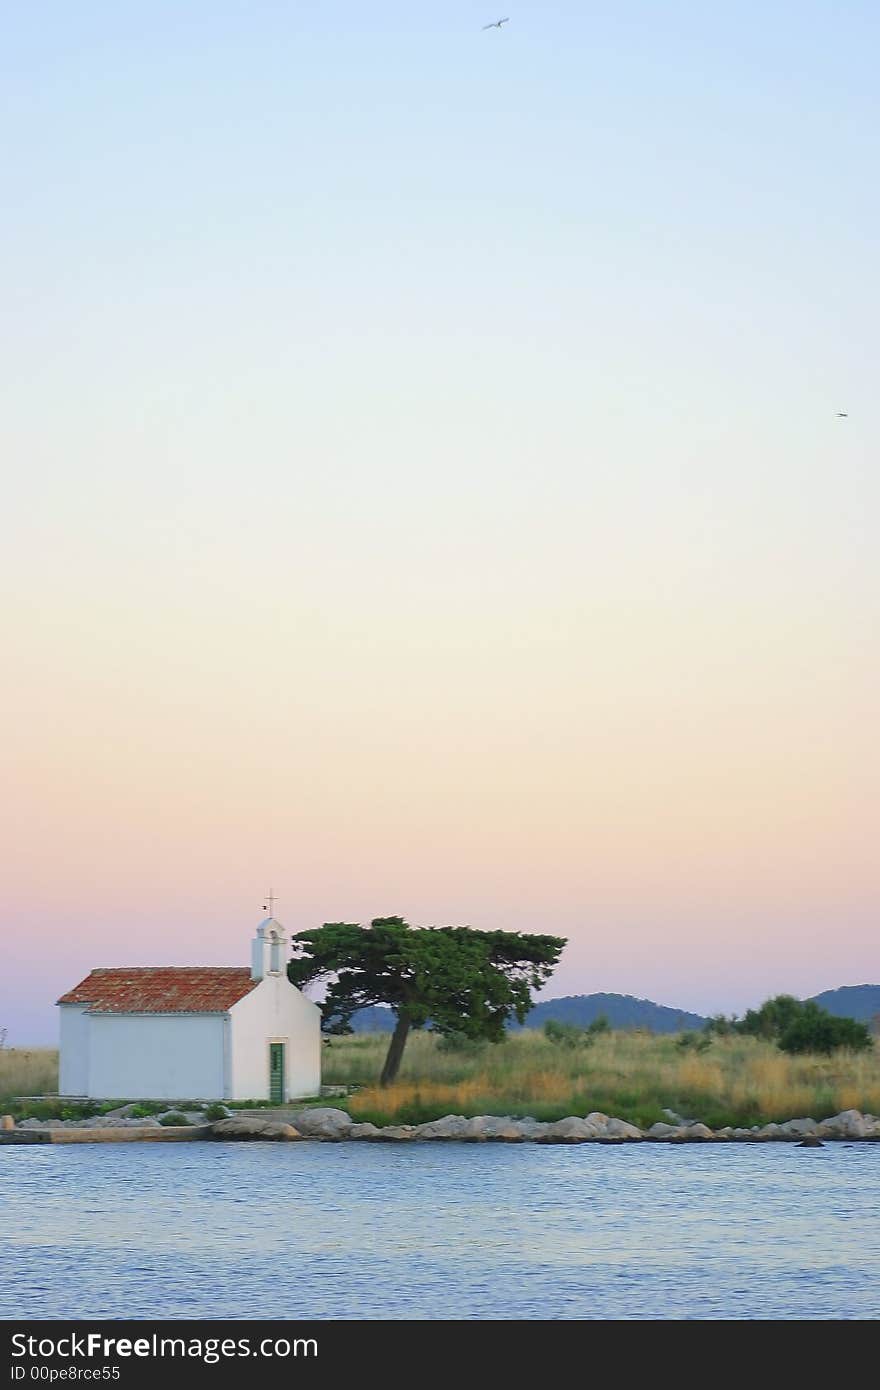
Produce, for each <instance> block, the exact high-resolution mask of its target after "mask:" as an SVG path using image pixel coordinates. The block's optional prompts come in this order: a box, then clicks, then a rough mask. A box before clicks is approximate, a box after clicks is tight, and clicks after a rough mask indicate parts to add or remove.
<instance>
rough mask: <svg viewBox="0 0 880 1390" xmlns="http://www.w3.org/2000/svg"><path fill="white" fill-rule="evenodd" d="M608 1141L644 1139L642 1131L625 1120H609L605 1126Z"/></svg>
mask: <svg viewBox="0 0 880 1390" xmlns="http://www.w3.org/2000/svg"><path fill="white" fill-rule="evenodd" d="M605 1133H606V1134H607V1135H608V1138H609V1139H644V1137H645V1136H644V1135H643V1134H642V1131H641V1130H640V1129H638V1128H637V1127H636V1125H631V1124H629V1123H628V1122H627V1121H626V1120H609V1121H608V1123H607V1125H606V1126H605Z"/></svg>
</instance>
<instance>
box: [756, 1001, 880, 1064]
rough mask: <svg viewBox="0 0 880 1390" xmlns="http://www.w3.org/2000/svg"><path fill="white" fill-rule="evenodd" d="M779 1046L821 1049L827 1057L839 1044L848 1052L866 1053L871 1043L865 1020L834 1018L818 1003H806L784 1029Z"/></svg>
mask: <svg viewBox="0 0 880 1390" xmlns="http://www.w3.org/2000/svg"><path fill="white" fill-rule="evenodd" d="M779 1046H780V1048H781V1050H782V1051H783V1052H790V1053H799V1052H821V1053H825V1055H826V1056H827V1055H829V1054H830V1053H832V1052H836V1051H837V1049H838V1048H841V1047H846V1048H849V1050H850V1051H851V1052H867V1051H868V1050H869V1049H870V1048H871V1047H873V1042H872V1039H871V1034H870V1031H869V1029H868V1025H867V1024H866V1023H859V1022H857V1020H856V1019H854V1018H837V1017H835V1015H834V1014H829V1013H826V1011H825V1010H824V1009H822V1008H820V1007H819V1005H818V1004H813V1003H807V1004H805V1005H804V1006H803V1010H802V1012H801V1014H800V1016H799V1017H797V1018H794V1019H793V1020H792V1021H791V1023H789V1025H788V1027H787V1028H786V1029H785V1031H784V1032H783V1034H782V1036H781V1037H780V1039H779Z"/></svg>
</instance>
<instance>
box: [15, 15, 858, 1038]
mask: <svg viewBox="0 0 880 1390" xmlns="http://www.w3.org/2000/svg"><path fill="white" fill-rule="evenodd" d="M510 3H511V8H510V9H508V10H506V11H504V13H507V14H509V16H510V22H509V24H507V25H505V26H504V28H503V29H502V30H500V31H499V30H490V31H488V32H484V31H483V30H482V28H481V26H482V25H483V24H485V23H488V22H489V21H491V20H493V19H495V18H496V17H499V16H496V14H495V13H494V12H493V11H492V10H491V8H489V9H487V6H486V5H485V4H483V3H479V4H478V3H471V0H461V2H460V3H455V2H454V0H453V3H446V4H444V5H442V6H429V7H427V8H426V7H419V6H413V5H412V4H410V3H406V4H404V3H397V2H396V0H387V2H386V0H377V3H375V4H371V5H364V4H363V3H357V4H355V3H347V0H340V2H339V3H334V4H333V5H328V4H319V3H305V2H304V3H295V2H294V0H284V2H283V3H282V0H247V3H244V2H243V0H242V2H241V3H230V2H229V0H211V3H207V0H192V3H190V4H187V5H186V6H181V5H179V4H177V3H176V2H175V3H171V2H170V0H150V3H149V4H147V3H132V4H127V5H124V6H120V5H118V4H117V3H115V0H85V2H84V3H83V4H80V5H76V6H71V5H69V4H66V3H60V0H48V2H47V3H45V4H42V5H40V6H20V5H9V6H6V7H4V11H5V12H4V16H3V29H4V43H3V46H2V51H0V90H2V102H3V107H4V111H3V121H2V129H3V136H2V143H0V176H2V182H3V188H4V194H5V196H4V204H5V211H4V215H3V218H2V219H0V303H2V315H3V332H2V334H0V393H2V409H0V459H2V462H0V468H2V509H0V511H2V515H0V584H2V616H0V651H2V657H3V665H4V670H5V674H4V677H3V680H2V683H0V718H2V730H3V753H2V772H3V775H2V781H3V786H4V792H3V796H2V809H0V817H2V820H0V853H2V858H3V865H2V873H0V934H2V944H0V951H2V955H0V962H2V964H0V1029H2V1028H3V1027H6V1028H7V1029H8V1030H9V1032H8V1037H7V1042H9V1043H13V1044H17V1045H19V1046H24V1045H28V1044H37V1043H45V1042H50V1041H52V1040H53V1038H54V1037H55V1035H56V1027H57V1024H56V1019H55V1013H56V1011H55V1010H54V1008H53V1004H54V1000H55V999H56V998H57V996H58V995H59V994H60V993H61V992H62V991H63V990H65V989H67V988H69V987H70V986H72V985H73V984H74V983H75V982H76V981H77V980H79V979H80V978H81V977H82V976H83V975H85V974H86V973H87V972H88V971H89V970H90V969H91V968H92V967H94V966H98V965H104V966H110V965H126V964H144V965H146V964H169V965H170V964H181V965H185V964H215V963H216V964H246V963H247V962H248V960H249V942H250V938H251V936H252V935H253V930H254V927H255V925H256V923H257V922H258V921H259V919H260V918H261V917H262V916H263V913H262V911H261V909H262V904H263V903H264V902H265V896H264V895H265V894H266V893H267V892H268V891H269V888H270V887H271V888H272V889H274V892H275V893H276V894H277V895H278V903H277V907H276V915H277V916H278V917H279V919H280V920H281V921H282V922H283V923H284V925H285V927H286V928H288V929H289V930H290V931H291V932H294V931H300V930H304V929H306V928H309V927H314V926H316V925H319V924H320V923H321V922H323V921H336V920H347V921H363V922H367V921H369V920H370V919H371V918H372V917H374V916H380V915H386V914H389V913H400V914H402V915H404V916H405V917H406V918H407V919H408V920H409V921H411V922H413V923H416V924H422V925H429V924H470V925H472V926H475V927H482V928H492V929H496V928H498V929H505V928H509V929H512V930H519V931H535V932H550V933H553V934H558V935H562V936H565V937H567V938H568V941H569V944H568V946H567V948H566V950H565V952H564V954H563V958H562V962H561V964H560V966H559V967H558V969H557V971H556V974H555V975H554V978H553V980H552V981H551V983H550V985H549V986H548V989H547V990H546V991H545V993H546V995H548V996H552V995H560V994H566V993H581V992H583V993H588V992H592V991H594V990H612V991H617V992H620V993H630V994H636V995H639V996H647V997H650V998H653V999H657V1000H659V1001H660V1002H663V1003H666V1004H671V1005H673V1006H677V1007H681V1008H688V1009H694V1010H697V1011H699V1012H714V1011H718V1010H724V1011H731V1010H742V1009H744V1008H745V1007H747V1006H749V1005H751V1004H754V1003H757V1002H759V1001H760V1000H762V999H763V998H765V997H767V996H768V995H770V994H772V993H776V992H779V991H781V990H786V991H790V992H793V993H796V994H798V995H807V994H812V993H815V992H817V991H819V990H822V989H826V988H831V987H835V986H838V985H842V984H858V983H862V982H866V981H867V982H876V981H878V980H880V948H878V933H877V912H878V905H880V869H878V861H877V854H876V831H875V827H876V823H877V810H878V806H877V803H878V790H880V757H878V751H877V750H878V744H877V737H876V711H877V708H878V697H880V651H878V612H880V573H878V571H880V565H878V559H877V553H876V535H877V524H876V523H877V509H878V503H880V483H878V467H877V453H878V441H880V430H878V401H877V370H878V334H877V324H878V317H880V290H878V277H877V275H876V246H877V227H878V221H880V184H878V180H877V178H876V131H877V129H878V121H880V89H878V85H877V82H876V62H877V52H878V42H880V10H878V7H877V6H876V5H875V4H873V3H870V0H865V2H864V3H860V2H857V0H850V2H849V3H847V2H846V0H844V3H837V2H836V3H833V4H832V3H830V0H828V3H815V2H812V3H811V0H797V3H794V0H775V3H773V4H771V5H766V4H763V3H760V4H759V3H757V0H741V3H738V4H737V5H735V6H714V5H713V6H707V5H705V4H703V3H700V0H670V2H669V3H660V4H658V3H657V2H656V0H621V3H618V4H614V5H601V6H600V5H593V4H583V3H575V0H570V2H569V0H558V2H557V3H552V2H551V3H541V4H540V5H538V4H531V3H530V4H523V5H522V6H520V7H519V8H518V9H517V8H516V7H515V6H514V5H513V0H510ZM839 411H845V412H847V413H848V418H845V419H842V418H839V417H838V412H839Z"/></svg>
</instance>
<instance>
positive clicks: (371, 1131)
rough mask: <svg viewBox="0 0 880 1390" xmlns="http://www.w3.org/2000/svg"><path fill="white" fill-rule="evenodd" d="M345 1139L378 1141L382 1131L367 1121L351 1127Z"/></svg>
mask: <svg viewBox="0 0 880 1390" xmlns="http://www.w3.org/2000/svg"><path fill="white" fill-rule="evenodd" d="M345 1137H346V1139H380V1138H381V1137H382V1131H381V1130H380V1129H378V1128H377V1126H376V1125H371V1124H370V1123H369V1122H368V1121H367V1122H365V1123H363V1124H359V1125H352V1127H351V1129H350V1130H349V1131H348V1133H347V1134H346V1136H345Z"/></svg>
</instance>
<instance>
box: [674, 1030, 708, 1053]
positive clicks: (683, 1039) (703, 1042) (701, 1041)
mask: <svg viewBox="0 0 880 1390" xmlns="http://www.w3.org/2000/svg"><path fill="white" fill-rule="evenodd" d="M675 1045H676V1047H680V1048H681V1050H682V1052H705V1051H706V1050H707V1049H708V1048H710V1047H711V1046H712V1036H711V1034H709V1033H705V1032H703V1033H697V1032H694V1031H693V1030H689V1031H688V1032H686V1033H682V1034H681V1035H680V1037H678V1038H677V1039H676V1043H675Z"/></svg>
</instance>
